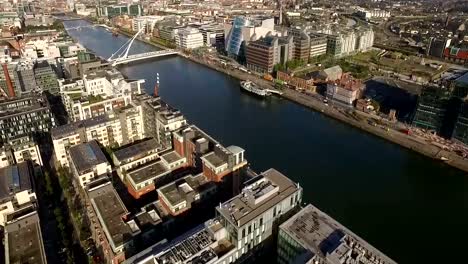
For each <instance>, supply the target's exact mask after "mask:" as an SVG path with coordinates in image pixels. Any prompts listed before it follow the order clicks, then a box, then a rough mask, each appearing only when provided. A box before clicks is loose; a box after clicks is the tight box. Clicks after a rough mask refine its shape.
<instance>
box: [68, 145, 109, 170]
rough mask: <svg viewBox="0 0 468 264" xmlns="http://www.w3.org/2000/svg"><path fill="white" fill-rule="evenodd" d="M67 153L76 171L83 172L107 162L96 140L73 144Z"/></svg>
mask: <svg viewBox="0 0 468 264" xmlns="http://www.w3.org/2000/svg"><path fill="white" fill-rule="evenodd" d="M69 153H70V157H71V159H72V161H73V164H74V165H75V168H76V170H77V171H78V173H83V172H85V171H88V170H90V169H93V168H94V167H95V166H96V165H98V164H101V163H106V162H108V161H107V158H106V156H105V155H104V153H103V152H102V150H101V148H100V147H99V145H98V144H97V141H96V140H92V141H90V142H87V143H82V144H79V145H76V146H73V147H71V148H70V150H69Z"/></svg>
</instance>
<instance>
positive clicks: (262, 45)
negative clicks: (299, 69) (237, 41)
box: [246, 35, 294, 73]
mask: <svg viewBox="0 0 468 264" xmlns="http://www.w3.org/2000/svg"><path fill="white" fill-rule="evenodd" d="M293 39H294V38H293V36H287V37H276V36H271V35H268V36H266V37H264V38H260V39H259V40H256V41H251V42H249V44H248V45H247V53H246V59H247V68H249V69H251V70H254V71H257V72H261V73H271V72H273V68H274V66H275V65H276V64H281V65H285V64H286V62H288V61H290V60H292V59H293V58H294V42H293Z"/></svg>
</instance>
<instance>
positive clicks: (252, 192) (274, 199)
mask: <svg viewBox="0 0 468 264" xmlns="http://www.w3.org/2000/svg"><path fill="white" fill-rule="evenodd" d="M245 184H246V185H247V186H246V187H245V188H244V189H243V190H242V193H240V194H239V195H237V196H235V197H233V198H232V199H230V200H228V201H226V202H224V203H223V204H221V206H220V207H217V208H216V209H217V210H218V212H219V213H221V214H222V215H223V216H224V218H226V219H228V220H230V221H231V222H232V223H233V224H236V225H237V226H243V225H244V224H246V223H248V222H250V221H251V220H252V219H255V218H256V217H257V216H259V215H260V214H262V213H264V212H265V211H267V210H269V209H270V208H272V207H273V206H275V205H277V204H278V203H279V202H280V201H282V200H283V199H286V197H288V196H290V195H291V194H293V193H295V192H297V191H298V190H299V189H300V187H299V186H297V185H296V184H295V183H294V182H293V181H291V180H290V179H289V178H288V177H286V176H285V175H283V174H282V173H281V172H279V171H277V170H275V169H269V170H267V171H265V172H263V173H262V174H260V175H258V176H257V177H255V178H254V179H251V180H250V181H248V182H246V183H245Z"/></svg>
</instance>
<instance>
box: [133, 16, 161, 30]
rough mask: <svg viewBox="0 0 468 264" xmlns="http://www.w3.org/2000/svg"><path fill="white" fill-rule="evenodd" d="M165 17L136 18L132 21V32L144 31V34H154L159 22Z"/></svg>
mask: <svg viewBox="0 0 468 264" xmlns="http://www.w3.org/2000/svg"><path fill="white" fill-rule="evenodd" d="M163 18H164V17H163V16H140V17H135V18H133V20H132V30H133V31H135V32H139V31H140V30H143V32H145V33H148V34H153V30H154V27H155V25H156V23H157V22H158V21H161V20H162V19H163Z"/></svg>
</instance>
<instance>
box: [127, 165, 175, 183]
mask: <svg viewBox="0 0 468 264" xmlns="http://www.w3.org/2000/svg"><path fill="white" fill-rule="evenodd" d="M168 172H170V170H169V168H167V167H166V165H164V163H163V162H162V161H161V160H156V161H152V162H150V163H145V164H143V165H142V166H139V167H136V168H134V169H131V170H129V171H127V176H128V177H130V178H131V179H132V180H133V182H135V184H138V183H141V182H144V181H147V180H150V179H153V178H154V179H155V178H158V177H160V176H162V175H164V174H166V173H168Z"/></svg>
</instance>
